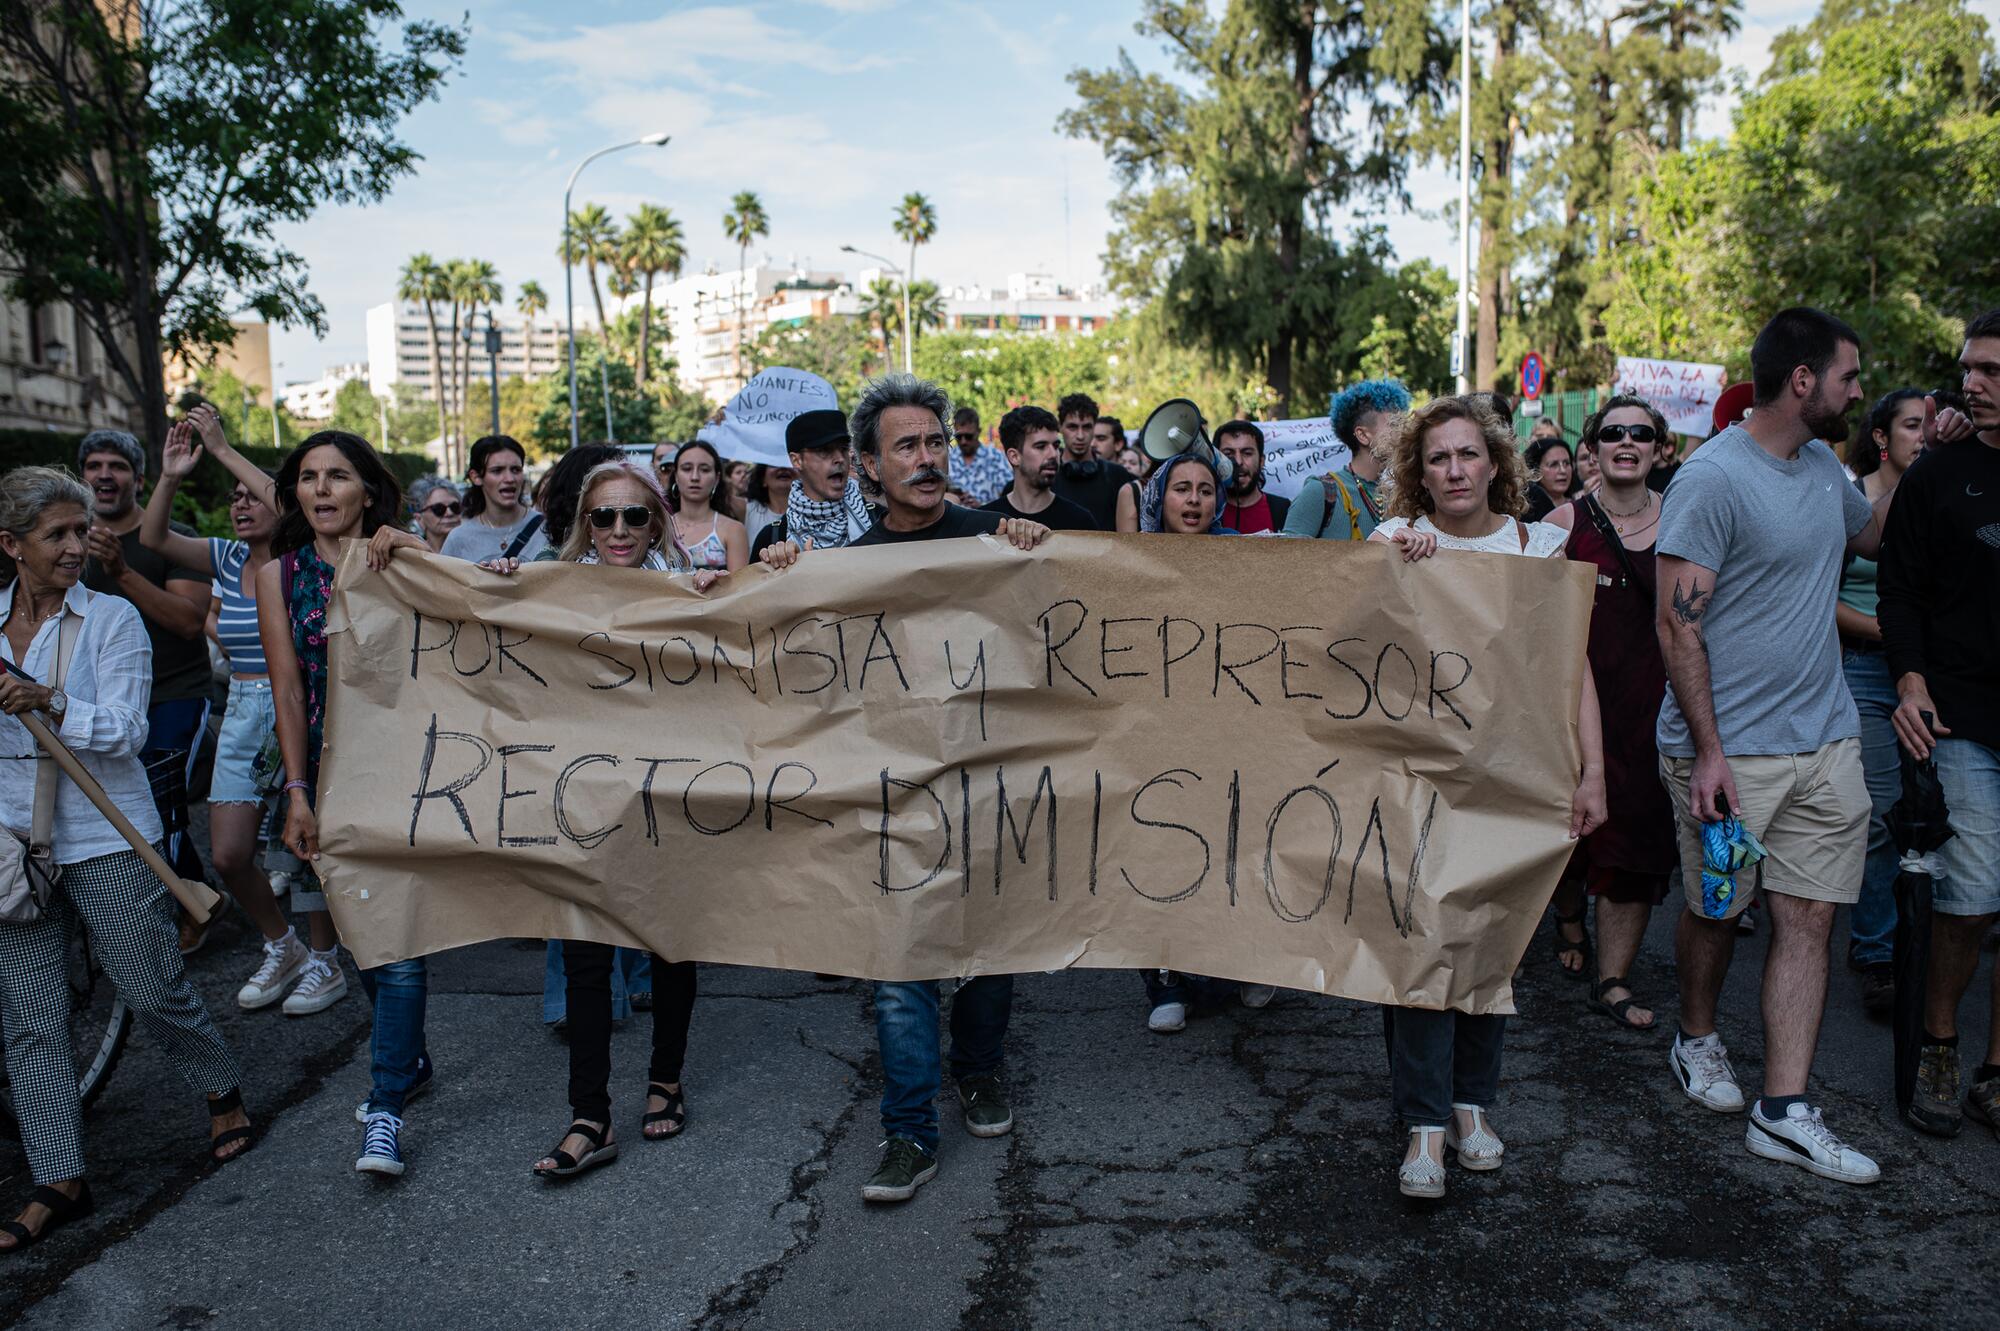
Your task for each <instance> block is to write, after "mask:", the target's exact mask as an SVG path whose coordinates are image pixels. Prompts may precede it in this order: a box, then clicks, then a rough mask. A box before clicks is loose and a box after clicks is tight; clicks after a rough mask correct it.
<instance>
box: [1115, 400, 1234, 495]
mask: <svg viewBox="0 0 2000 1331" xmlns="http://www.w3.org/2000/svg"><path fill="white" fill-rule="evenodd" d="M1139 448H1140V449H1141V451H1143V452H1144V453H1145V454H1146V456H1148V457H1150V458H1154V459H1157V460H1158V461H1161V462H1170V461H1172V460H1173V459H1175V458H1177V457H1179V456H1181V454H1183V453H1192V454H1194V455H1195V456H1196V457H1198V458H1200V459H1201V460H1202V461H1203V462H1206V463H1207V464H1208V465H1209V466H1211V467H1213V468H1215V471H1216V474H1217V475H1218V476H1220V477H1221V478H1222V483H1223V484H1224V485H1227V484H1228V483H1229V478H1230V476H1231V475H1232V474H1234V472H1235V470H1236V468H1235V466H1234V465H1232V464H1231V463H1230V461H1229V459H1228V458H1226V457H1224V456H1223V455H1222V454H1221V453H1219V452H1217V451H1216V448H1215V445H1214V444H1213V443H1211V442H1210V441H1209V437H1208V430H1207V428H1206V422H1204V421H1203V420H1202V418H1201V408H1200V407H1197V406H1196V405H1195V404H1194V403H1192V402H1190V401H1188V400H1187V399H1186V398H1184V397H1177V398H1174V399H1173V400H1172V401H1170V402H1162V403H1161V404H1160V405H1159V406H1157V407H1154V408H1153V414H1152V415H1150V416H1148V417H1146V424H1145V425H1144V427H1142V428H1141V429H1140V431H1139Z"/></svg>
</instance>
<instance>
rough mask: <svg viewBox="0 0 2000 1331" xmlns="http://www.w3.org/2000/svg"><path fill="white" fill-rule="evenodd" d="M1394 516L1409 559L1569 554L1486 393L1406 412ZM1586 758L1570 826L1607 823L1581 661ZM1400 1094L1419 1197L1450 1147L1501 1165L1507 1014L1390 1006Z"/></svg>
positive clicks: (1388, 530)
mask: <svg viewBox="0 0 2000 1331" xmlns="http://www.w3.org/2000/svg"><path fill="white" fill-rule="evenodd" d="M1389 474H1390V476H1391V477H1393V479H1394V482H1395V483H1394V486H1393V488H1392V490H1391V495H1390V500H1389V513H1390V516H1389V517H1387V518H1386V519H1384V520H1383V522H1382V525H1381V526H1379V527H1377V528H1376V529H1375V531H1374V533H1373V534H1372V535H1371V536H1369V538H1368V539H1369V540H1371V541H1382V542H1385V543H1389V544H1394V545H1398V546H1400V547H1402V550H1403V554H1404V557H1405V558H1415V559H1421V558H1425V557H1428V556H1429V555H1430V554H1431V553H1432V552H1434V551H1436V550H1440V549H1443V550H1470V551H1475V552H1480V553H1485V554H1498V555H1524V556H1526V557H1528V558H1531V559H1560V558H1562V557H1563V551H1564V546H1565V543H1566V542H1567V541H1568V540H1569V532H1568V531H1567V530H1565V529H1564V528H1561V527H1557V526H1552V525H1551V524H1549V523H1546V522H1523V521H1522V520H1521V519H1520V518H1519V517H1518V516H1516V515H1517V514H1519V513H1520V512H1521V511H1522V509H1523V508H1524V507H1525V506H1526V495H1525V491H1526V488H1527V467H1526V464H1525V463H1523V461H1522V460H1521V453H1520V450H1519V448H1518V446H1517V445H1516V444H1515V441H1514V432H1513V431H1512V430H1510V429H1508V428H1507V426H1506V425H1505V424H1503V423H1502V422H1501V420H1500V418H1499V417H1498V416H1495V415H1494V414H1493V413H1492V411H1491V410H1489V409H1488V408H1487V407H1486V406H1485V405H1484V404H1483V403H1482V402H1479V401H1477V400H1475V399H1470V398H1461V397H1446V398H1438V399H1436V400H1435V401H1433V402H1430V403H1429V404H1427V405H1425V406H1423V407H1420V408H1418V409H1417V410H1416V411H1413V412H1411V413H1410V414H1409V415H1408V416H1407V417H1405V418H1404V420H1403V424H1402V427H1401V429H1400V430H1399V431H1398V433H1397V436H1396V439H1395V440H1394V442H1393V443H1392V444H1391V445H1390V449H1389ZM1577 730H1578V733H1579V736H1580V738H1581V740H1582V748H1583V766H1582V770H1581V771H1580V772H1579V773H1578V777H1577V784H1576V790H1575V792H1574V793H1573V794H1572V796H1571V798H1570V827H1569V834H1570V836H1572V837H1580V836H1585V835H1588V834H1589V833H1591V832H1593V831H1595V830H1597V828H1598V827H1600V826H1601V825H1602V824H1603V823H1604V819H1605V805H1604V744H1603V737H1602V733H1601V731H1600V729H1599V725H1598V714H1597V691H1596V689H1595V687H1594V686H1593V685H1592V682H1591V677H1590V672H1589V671H1588V670H1586V671H1584V672H1583V697H1582V702H1581V704H1580V706H1579V707H1578V710H1577ZM1389 1015H1390V1024H1389V1025H1390V1031H1389V1046H1390V1049H1389V1064H1390V1093H1391V1097H1392V1099H1393V1101H1394V1103H1395V1109H1396V1113H1397V1114H1398V1115H1399V1116H1400V1117H1401V1118H1402V1119H1403V1121H1404V1123H1405V1124H1406V1125H1407V1126H1408V1127H1409V1130H1410V1140H1409V1145H1408V1148H1407V1150H1406V1151H1405V1153H1404V1156H1403V1163H1402V1165H1401V1167H1400V1168H1399V1169H1398V1171H1397V1186H1398V1187H1399V1188H1400V1189H1401V1190H1402V1192H1403V1193H1404V1194H1405V1195H1406V1196H1410V1197H1431V1198H1435V1197H1442V1196H1444V1183H1445V1170H1444V1160H1445V1155H1444V1153H1445V1149H1446V1148H1447V1147H1449V1148H1450V1149H1451V1150H1453V1151H1456V1152H1457V1153H1458V1162H1459V1164H1461V1165H1463V1166H1464V1167H1465V1168H1467V1169H1471V1170H1489V1169H1498V1168H1500V1165H1501V1162H1502V1159H1503V1155H1504V1153H1505V1151H1506V1147H1505V1145H1504V1144H1503V1143H1502V1142H1501V1140H1500V1137H1499V1135H1498V1134H1497V1133H1495V1132H1494V1131H1493V1127H1492V1125H1491V1124H1490V1123H1489V1122H1488V1121H1487V1118H1486V1113H1487V1110H1488V1108H1489V1107H1490V1106H1491V1105H1492V1103H1493V1100H1494V1098H1495V1096H1496V1095H1497V1094H1498V1091H1499V1086H1500V1055H1501V1047H1502V1042H1503V1041H1504V1039H1505V1036H1506V1027H1507V1019H1506V1018H1505V1017H1501V1016H1474V1015H1472V1014H1470V1013H1465V1012H1452V1011H1444V1012H1435V1011H1431V1010H1429V1009H1424V1008H1394V1009H1391V1010H1390V1013H1389Z"/></svg>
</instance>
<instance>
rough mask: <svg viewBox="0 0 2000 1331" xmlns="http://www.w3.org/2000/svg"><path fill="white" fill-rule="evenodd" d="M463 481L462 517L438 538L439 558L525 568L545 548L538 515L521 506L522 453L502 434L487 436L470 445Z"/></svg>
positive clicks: (525, 470)
mask: <svg viewBox="0 0 2000 1331" xmlns="http://www.w3.org/2000/svg"><path fill="white" fill-rule="evenodd" d="M465 475H466V479H467V480H468V481H470V482H471V484H470V485H469V486H467V488H466V491H465V517H464V520H463V521H461V522H460V523H459V524H458V526H457V527H455V528H454V529H453V530H452V533H451V535H449V536H447V537H445V538H444V546H443V548H442V549H440V550H439V551H438V553H439V554H443V555H449V556H450V557H451V558H453V559H464V560H469V561H470V562H472V563H474V564H478V563H482V562H484V561H486V560H489V559H518V560H520V561H521V562H522V563H523V564H525V563H528V562H529V561H530V560H532V559H534V557H535V556H536V555H538V554H540V553H541V552H542V551H543V550H544V549H546V548H547V547H548V543H549V538H548V533H547V532H545V531H544V530H543V529H542V515H541V514H539V513H537V512H535V510H534V509H532V508H530V507H529V506H528V505H527V504H524V503H522V502H521V501H522V497H523V496H524V495H526V494H527V485H528V451H527V450H526V449H524V448H522V447H521V446H520V445H519V444H518V443H516V442H514V440H512V439H511V438H509V437H508V436H506V435H504V434H489V435H487V436H486V437H485V438H484V439H479V440H475V441H474V442H473V445H472V458H471V461H470V462H469V463H467V465H466V468H465Z"/></svg>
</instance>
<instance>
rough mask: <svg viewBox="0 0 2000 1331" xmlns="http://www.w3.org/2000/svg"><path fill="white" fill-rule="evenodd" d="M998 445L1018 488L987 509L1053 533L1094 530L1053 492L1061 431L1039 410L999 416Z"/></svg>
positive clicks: (1029, 408)
mask: <svg viewBox="0 0 2000 1331" xmlns="http://www.w3.org/2000/svg"><path fill="white" fill-rule="evenodd" d="M1000 447H1001V448H1003V449H1005V450H1006V452H1007V462H1008V465H1009V466H1011V467H1012V468H1013V469H1014V484H1013V485H1012V486H1010V487H1008V488H1007V489H1006V490H1005V491H1003V492H1002V493H1001V495H1000V497H999V498H998V499H995V500H994V501H993V502H992V503H990V504H986V505H983V507H984V508H985V509H986V511H987V512H989V513H998V514H1000V515H1001V516H1002V517H1007V518H1032V519H1034V520H1035V521H1036V522H1039V523H1041V524H1042V525H1043V526H1045V527H1049V528H1051V529H1053V530H1055V531H1096V530H1097V524H1096V523H1095V522H1092V521H1091V519H1090V514H1088V513H1086V512H1084V511H1083V510H1082V509H1081V508H1078V507H1077V506H1076V505H1075V504H1072V503H1070V502H1069V500H1067V499H1064V498H1062V497H1061V496H1059V495H1057V494H1056V492H1055V491H1054V490H1053V489H1052V488H1051V487H1052V486H1053V485H1054V484H1055V480H1056V473H1057V472H1058V471H1059V470H1061V468H1062V430H1061V428H1060V427H1059V426H1057V424H1056V418H1055V417H1054V416H1051V415H1050V414H1049V413H1048V412H1047V411H1045V410H1043V409H1042V408H1041V407H1036V406H1025V407H1016V408H1014V409H1013V410H1012V411H1010V412H1008V413H1007V414H1006V415H1005V416H1002V417H1001V418H1000Z"/></svg>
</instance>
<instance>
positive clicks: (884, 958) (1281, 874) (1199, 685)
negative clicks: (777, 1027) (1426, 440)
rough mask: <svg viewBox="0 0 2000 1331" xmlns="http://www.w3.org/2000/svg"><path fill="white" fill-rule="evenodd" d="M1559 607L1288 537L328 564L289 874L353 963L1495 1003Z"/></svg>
mask: <svg viewBox="0 0 2000 1331" xmlns="http://www.w3.org/2000/svg"><path fill="white" fill-rule="evenodd" d="M725 589H726V590H725ZM1590 596H1591V583H1590V577H1589V573H1588V571H1587V570H1585V569H1582V568H1580V567H1579V566H1577V565H1573V564H1567V563H1565V562H1564V561H1561V560H1530V559H1520V558H1508V557H1503V556H1487V555H1466V554H1454V553H1446V554H1443V555H1440V556H1438V557H1437V558H1435V559H1433V560H1431V561H1429V562H1428V563H1426V564H1423V565H1417V566H1406V565H1404V564H1403V563H1402V562H1401V560H1400V558H1399V557H1398V556H1397V555H1396V554H1395V553H1394V552H1392V551H1391V550H1389V549H1386V548H1384V547H1383V546H1380V545H1373V546H1366V545H1363V546H1350V545H1347V544H1344V543H1336V542H1321V541H1286V540H1252V539H1242V540H1229V539H1221V540H1215V539H1193V538H1188V537H1180V536H1140V537H1113V536H1109V535H1083V534H1075V533H1059V534H1057V535H1055V536H1053V537H1051V538H1050V539H1049V540H1048V541H1047V542H1046V543H1045V544H1044V545H1043V546H1042V548H1041V549H1039V550H1037V551H1034V552H1032V553H1025V554H1024V553H1022V552H1020V551H1017V550H1014V549H1012V548H1011V547H1009V546H1007V545H1005V544H1004V543H1002V542H999V541H996V540H994V539H991V538H977V539H966V540H950V541H934V542H925V543H922V544H914V545H906V546H900V547H893V546H892V547H877V548H868V549H860V550H839V551H824V552H818V553H809V554H807V555H806V556H805V557H804V558H803V559H802V560H801V562H800V563H799V565H798V566H797V567H796V568H794V569H791V570H789V571H787V572H784V573H779V574H772V573H769V572H767V571H765V570H762V569H754V570H751V571H748V572H745V573H740V574H737V575H735V576H733V577H731V578H729V579H726V580H725V581H724V583H722V584H721V585H720V586H719V587H718V588H717V589H715V590H713V591H712V592H711V593H710V594H709V595H708V596H707V597H703V596H700V595H697V594H696V593H695V592H694V591H693V589H692V588H691V587H690V586H689V585H688V584H687V579H685V578H674V579H669V578H667V577H666V576H665V575H662V574H659V573H652V572H647V571H644V570H627V569H609V568H602V567H578V566H572V565H559V564H546V563H545V564H536V565H532V566H530V567H528V568H525V569H523V570H522V571H521V572H520V574H519V575H518V576H516V577H513V578H502V577H499V576H497V575H494V574H490V573H486V572H484V571H482V570H480V569H478V568H475V567H473V566H472V565H469V564H465V563H461V562H458V561H455V560H448V559H440V558H434V557H429V556H416V557H409V556H405V557H403V558H399V559H398V560H397V561H396V562H395V563H394V564H393V565H392V566H391V567H390V568H389V569H388V570H387V571H386V572H383V573H370V572H369V571H368V570H367V568H366V566H365V565H364V563H363V561H362V559H361V550H360V548H359V547H358V545H357V546H353V547H352V548H349V549H348V550H347V551H346V552H345V554H344V556H343V558H342V560H341V564H340V571H339V585H338V589H337V591H336V594H335V597H334V604H333V607H332V613H331V618H330V624H331V627H332V630H333V648H332V665H333V677H334V687H333V690H332V698H331V705H330V715H329V717H328V724H327V741H326V751H325V762H324V771H323V773H322V777H321V784H320V800H319V809H320V818H321V826H322V835H323V839H324V846H325V859H324V861H323V864H322V872H323V875H324V877H325V880H326V888H327V896H328V898H329V901H330V903H331V907H332V910H333V913H334V918H335V921H336V923H337V924H338V925H339V928H340V934H341V937H342V938H343V939H344V940H345V941H346V943H347V945H348V946H349V947H350V948H352V949H353V951H354V954H355V956H356V958H357V959H358V960H359V961H360V962H361V964H362V965H364V966H368V965H378V964H380V963H383V962H386V961H391V960H396V959H400V958H404V957H411V956H418V955H422V954H424V953H428V952H434V951H437V950H439V949H442V948H448V947H455V946H459V945H462V944H467V943H475V942H480V941H482V940H486V939H492V938H501V937H529V938H579V939H591V940H595V941H599V942H606V943H617V944H623V945H627V946H635V947H646V948H650V949H652V950H653V951H654V952H655V953H657V954H659V955H661V956H663V957H668V958H672V959H675V960H681V959H694V960H699V961H710V962H729V963H735V964H740V965H749V966H772V967H781V968H787V969H793V970H812V971H827V972H837V973H841V974H849V975H860V976H868V977H872V978H876V979H884V980H908V979H922V978H939V977H945V976H962V975H971V974H978V973H999V972H1021V971H1034V970H1050V969H1055V968H1059V967H1065V966H1113V967H1135V968H1137V967H1157V966H1167V967H1172V968H1173V969H1175V970H1181V971H1188V972H1192V973H1195V974H1204V975H1214V976H1220V977H1226V978H1229V979H1234V980H1242V981H1250V982H1257V983H1267V984H1275V985H1282V986H1287V987H1291V988H1296V989H1310V990H1317V991H1319V992H1322V993H1328V994H1339V995H1343V996H1345V997H1348V998H1358V999H1364V1000H1368V1001H1373V1002H1383V1003H1398V1004H1406V1005H1412V1006H1421V1007H1452V1008H1459V1009H1462V1010H1466V1011H1474V1012H1506V1011H1511V1010H1512V1003H1513V998H1512V991H1511V988H1510V984H1509V981H1510V977H1511V975H1512V971H1513V968H1514V966H1515V965H1516V963H1517V962H1518V961H1519V959H1520V957H1521V954H1522V952H1523V951H1524V950H1525V948H1526V946H1527V941H1528V938H1529V936H1530V935H1531V934H1532V933H1533V932H1534V928H1535V923H1536V920H1537V919H1538V917H1539V915H1540V912H1541V911H1542V909H1543V907H1544V906H1545V905H1546V903H1547V901H1548V898H1549V895H1550V893H1551V892H1552V891H1553V890H1554V885H1555V882H1556V878H1557V876H1558V874H1559V873H1560V871H1561V867H1562V864H1563V862H1564V861H1565V859H1566V858H1567V856H1568V854H1569V850H1570V843H1569V841H1568V840H1567V830H1568V818H1569V802H1570V793H1571V790H1572V788H1573V786H1574V784H1575V778H1574V773H1575V771H1576V768H1577V763H1578V757H1577V754H1578V750H1577V738H1576V729H1575V724H1574V721H1573V720H1572V719H1571V718H1572V717H1573V716H1574V713H1575V706H1574V699H1575V697H1576V695H1577V690H1578V689H1579V688H1580V687H1581V684H1580V679H1581V670H1582V664H1583V656H1584V639H1585V634H1586V630H1587V626H1588V620H1589V613H1590Z"/></svg>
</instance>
